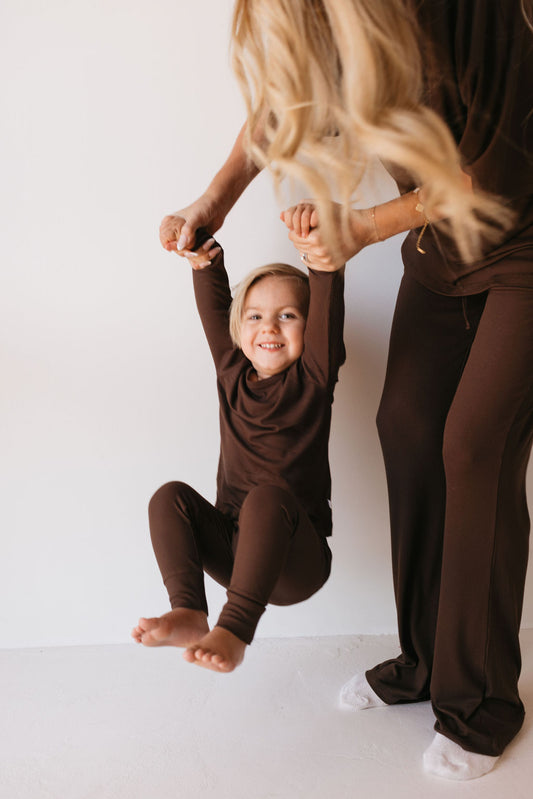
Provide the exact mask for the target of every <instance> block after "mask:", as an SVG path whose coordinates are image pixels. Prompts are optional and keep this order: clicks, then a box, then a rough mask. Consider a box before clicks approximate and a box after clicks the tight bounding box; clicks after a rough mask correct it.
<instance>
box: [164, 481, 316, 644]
mask: <svg viewBox="0 0 533 799" xmlns="http://www.w3.org/2000/svg"><path fill="white" fill-rule="evenodd" d="M149 519H150V533H151V536H152V544H153V547H154V552H155V555H156V558H157V562H158V565H159V569H160V571H161V574H162V577H163V581H164V583H165V586H166V589H167V591H168V595H169V599H170V604H171V607H172V608H178V607H180V608H191V609H194V610H203V611H205V613H207V612H208V608H207V600H206V596H205V589H204V571H205V572H206V573H207V574H209V575H210V576H211V577H213V579H215V580H216V581H217V582H218V583H220V585H223V586H224V587H225V588H227V589H228V590H227V595H228V601H227V603H226V604H225V606H224V608H223V610H222V613H221V615H220V617H219V620H218V622H217V624H218V626H219V627H224V628H225V629H227V630H229V631H230V632H232V633H233V634H234V635H236V636H237V637H238V638H240V639H241V640H242V641H244V642H245V643H247V644H249V643H250V642H251V641H252V639H253V636H254V633H255V629H256V627H257V624H258V622H259V619H260V618H261V615H262V614H263V613H264V611H265V607H266V605H267V604H268V603H271V604H273V605H292V604H295V603H297V602H302V601H303V600H304V599H308V598H309V597H310V596H311V595H312V594H314V593H315V592H316V591H318V590H319V588H321V587H322V586H323V585H324V583H325V582H326V580H327V579H328V577H329V573H330V568H331V551H330V549H329V546H328V544H327V541H326V539H325V538H324V536H321V535H319V534H318V533H317V532H316V530H315V528H314V527H313V525H312V524H311V521H310V520H309V518H308V516H307V514H306V513H305V511H304V510H303V508H302V507H301V505H300V504H299V502H298V501H297V500H296V499H295V498H294V497H293V496H292V494H290V493H289V492H288V491H286V490H284V489H283V488H280V487H278V486H275V485H263V486H257V487H256V488H253V489H252V490H251V491H250V493H249V494H248V496H247V497H246V499H245V500H244V502H243V505H242V508H241V511H240V514H239V519H238V522H235V521H233V520H231V519H230V518H229V517H228V516H226V515H224V514H223V513H221V512H220V511H219V510H217V509H216V508H215V507H213V505H211V503H209V502H208V501H207V500H206V499H204V498H203V497H202V496H201V495H200V494H198V493H197V492H196V491H195V490H194V489H193V488H191V487H190V486H188V485H186V484H185V483H180V482H172V483H166V484H165V485H164V486H162V487H161V488H160V489H159V490H158V491H157V492H156V493H155V494H154V496H153V497H152V499H151V501H150V506H149Z"/></svg>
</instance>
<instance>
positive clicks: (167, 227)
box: [159, 125, 259, 255]
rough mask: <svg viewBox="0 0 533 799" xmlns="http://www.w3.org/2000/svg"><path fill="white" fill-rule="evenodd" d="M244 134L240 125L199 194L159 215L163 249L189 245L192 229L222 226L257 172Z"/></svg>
mask: <svg viewBox="0 0 533 799" xmlns="http://www.w3.org/2000/svg"><path fill="white" fill-rule="evenodd" d="M245 136H246V125H244V126H243V127H242V128H241V131H240V133H239V135H238V136H237V139H236V140H235V144H234V145H233V148H232V150H231V152H230V154H229V156H228V158H227V159H226V161H225V163H224V165H223V166H222V168H221V169H220V170H219V171H218V172H217V174H216V175H215V177H214V178H213V180H212V181H211V183H210V184H209V186H208V187H207V189H206V190H205V192H204V193H203V194H202V196H201V197H199V198H198V199H197V200H196V201H195V202H193V203H192V204H191V205H189V206H187V207H186V208H183V209H182V210H181V211H178V212H177V213H175V214H170V215H169V216H166V217H165V218H164V219H163V221H162V222H161V227H160V228H159V238H160V241H161V244H162V246H163V247H164V248H165V250H169V251H170V250H174V251H180V250H186V249H188V248H191V247H193V246H194V239H195V233H196V230H197V229H198V228H200V227H202V228H205V229H206V230H207V231H208V232H209V233H210V234H213V233H216V231H217V230H218V229H219V228H220V227H222V224H223V222H224V219H225V218H226V215H227V214H228V212H229V211H230V210H231V209H232V208H233V206H234V205H235V203H236V202H237V200H238V199H239V197H240V196H241V194H242V193H243V191H244V190H245V189H246V187H247V186H248V185H249V184H250V183H251V182H252V180H253V179H254V177H255V176H256V175H257V174H258V172H259V169H258V168H257V167H256V165H255V164H254V163H253V161H252V160H251V159H250V158H249V156H248V154H247V152H246V149H245V145H244V138H245ZM180 254H184V255H185V254H186V253H180Z"/></svg>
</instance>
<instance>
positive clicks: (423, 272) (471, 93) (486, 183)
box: [399, 0, 533, 295]
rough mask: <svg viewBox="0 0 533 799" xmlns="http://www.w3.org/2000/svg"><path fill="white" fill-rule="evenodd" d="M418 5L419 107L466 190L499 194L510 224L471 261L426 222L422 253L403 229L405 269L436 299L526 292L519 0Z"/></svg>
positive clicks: (530, 100)
mask: <svg viewBox="0 0 533 799" xmlns="http://www.w3.org/2000/svg"><path fill="white" fill-rule="evenodd" d="M417 9H418V10H417V14H418V18H419V24H420V28H421V42H422V51H423V53H424V58H425V63H426V70H427V75H426V77H427V82H426V85H427V104H428V105H429V106H430V107H431V108H433V109H434V110H435V111H437V112H438V113H439V114H440V115H441V116H442V117H443V118H444V120H445V121H446V122H447V124H448V126H449V128H450V130H451V131H452V133H453V135H454V137H455V141H456V143H457V146H458V148H459V151H460V153H461V155H462V157H463V161H464V168H465V171H467V172H468V173H469V174H470V175H471V177H472V180H473V185H474V187H479V188H481V189H483V190H485V191H487V192H490V193H492V194H495V195H497V196H498V197H500V198H502V199H503V201H504V202H505V203H506V204H507V205H508V206H510V208H512V209H513V211H514V212H515V221H514V224H513V225H512V227H511V229H509V230H508V231H507V232H506V233H505V235H504V238H503V240H501V241H500V243H499V244H498V245H497V246H494V245H492V247H490V248H486V250H485V252H484V254H483V257H482V258H481V259H480V260H479V261H477V262H476V263H473V264H465V263H464V262H462V261H461V260H460V258H459V257H458V255H457V252H456V251H455V248H454V247H453V244H452V243H451V242H450V240H449V239H448V238H447V237H446V236H445V235H444V234H443V233H442V232H439V231H438V230H437V229H435V227H434V226H432V227H430V228H428V229H427V230H426V232H425V234H424V238H423V245H422V246H423V249H424V250H426V254H425V255H422V254H420V253H419V252H417V250H416V241H417V238H418V234H419V232H420V230H415V231H411V232H410V233H409V235H408V236H407V238H406V240H405V242H404V244H403V247H402V256H403V260H404V265H405V270H406V272H408V273H409V274H411V275H412V276H413V277H414V278H415V279H416V280H418V281H419V282H421V283H422V284H424V285H425V286H426V287H427V288H430V289H432V290H434V291H437V292H439V293H444V294H453V295H461V294H473V293H477V292H480V291H484V290H485V289H488V288H491V287H494V286H508V287H511V288H513V287H527V288H533V33H532V32H531V30H530V29H529V28H528V27H527V25H526V22H525V20H524V18H523V16H522V13H521V11H520V0H418V2H417ZM399 185H400V191H401V192H403V191H406V190H409V189H411V188H413V187H412V185H408V184H399Z"/></svg>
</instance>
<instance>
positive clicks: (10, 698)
mask: <svg viewBox="0 0 533 799" xmlns="http://www.w3.org/2000/svg"><path fill="white" fill-rule="evenodd" d="M522 645H523V657H524V668H523V674H522V680H521V690H522V696H523V699H524V702H525V704H526V706H529V707H530V708H533V630H529V631H524V633H523V635H522ZM395 654H397V648H396V641H395V639H394V637H391V636H380V637H377V638H376V637H352V636H350V637H345V636H343V637H336V638H313V639H311V638H300V639H292V640H291V639H281V640H280V639H277V640H258V641H256V642H255V643H254V644H253V645H252V647H250V649H249V650H248V653H247V657H246V660H245V662H244V664H243V665H242V666H241V667H240V669H238V670H237V671H236V672H234V673H233V674H230V675H218V674H213V673H211V672H208V671H204V670H203V669H200V668H197V667H194V666H190V665H189V664H187V663H185V661H183V660H182V658H181V654H180V652H179V651H178V650H171V649H158V650H148V649H144V648H143V647H140V646H136V645H134V644H131V645H130V646H128V645H125V646H112V647H110V646H103V647H70V648H53V649H44V650H39V649H26V650H3V651H0V680H1V686H2V705H3V708H2V711H3V712H2V729H1V733H0V796H1V797H2V799H49V798H50V799H122V797H124V799H152V797H157V799H196V797H207V798H208V799H211V797H213V799H215V798H216V799H226V798H227V799H230V797H231V799H300V797H301V798H302V799H304V797H305V799H315V798H316V799H318V798H319V797H320V799H322V798H324V799H345V798H346V799H348V797H350V799H357V797H369V799H382V797H383V798H385V797H387V798H388V797H389V796H394V799H403V798H404V797H405V799H407V797H409V799H412V797H413V796H419V797H422V799H433V797H450V796H453V797H456V796H457V797H468V799H471V798H472V797H483V799H502V797H512V799H526V797H528V799H529V797H531V795H532V794H531V785H532V784H533V758H532V757H531V750H532V748H533V726H532V722H531V719H530V718H529V716H528V717H527V718H526V724H525V726H524V728H523V731H522V732H521V733H520V735H519V736H518V738H517V739H516V741H515V742H513V744H512V745H511V746H510V747H509V748H508V750H507V751H506V753H505V755H504V757H502V759H501V761H500V762H499V764H498V766H497V768H496V769H495V770H494V771H493V772H492V773H491V774H489V775H487V776H486V777H483V778H481V779H480V780H474V781H471V782H466V783H456V782H452V781H448V780H442V779H438V778H432V777H429V776H427V775H425V774H424V773H423V772H422V770H421V755H422V752H423V750H424V749H425V747H426V746H427V745H428V744H429V743H430V742H431V740H432V738H433V730H432V727H433V719H432V713H431V708H430V706H429V704H428V703H423V704H421V705H409V706H406V705H404V706H402V707H389V708H384V709H379V710H367V711H362V712H359V713H350V712H348V711H341V710H338V709H337V707H336V696H337V691H338V688H339V686H340V685H342V684H343V682H345V681H346V680H347V679H348V678H349V677H350V676H352V674H353V673H354V672H355V671H356V670H361V669H364V668H367V667H369V666H371V665H373V664H374V663H375V662H377V661H379V660H383V659H384V658H388V657H391V656H394V655H395Z"/></svg>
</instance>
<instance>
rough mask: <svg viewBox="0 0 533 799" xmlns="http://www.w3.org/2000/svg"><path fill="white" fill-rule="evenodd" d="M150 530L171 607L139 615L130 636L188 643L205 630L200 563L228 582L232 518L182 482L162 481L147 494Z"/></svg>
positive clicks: (159, 642)
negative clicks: (154, 615) (160, 613)
mask: <svg viewBox="0 0 533 799" xmlns="http://www.w3.org/2000/svg"><path fill="white" fill-rule="evenodd" d="M149 519H150V533H151V536H152V544H153V547H154V552H155V555H156V558H157V562H158V565H159V569H160V571H161V575H162V577H163V581H164V583H165V586H166V588H167V591H168V594H169V599H170V604H171V607H172V610H171V611H170V612H169V613H165V614H164V615H163V616H160V617H159V618H150V619H147V618H141V619H140V620H139V623H138V625H137V627H135V628H134V629H133V631H132V637H133V638H134V639H135V640H136V641H138V642H139V643H142V644H144V645H145V646H181V647H185V646H189V645H190V644H193V643H195V642H196V641H198V640H199V639H200V638H202V636H204V635H205V634H206V633H207V632H208V631H209V627H208V624H207V601H206V597H205V589H204V569H205V570H206V571H209V573H210V574H212V575H213V577H214V578H215V579H218V580H219V581H220V582H222V584H225V585H228V583H229V577H230V575H231V569H232V563H233V552H232V547H231V539H232V534H233V524H232V523H231V522H230V521H229V520H228V519H226V517H224V516H223V515H222V514H221V513H220V512H219V511H218V510H216V508H214V507H213V506H212V505H211V504H210V503H209V502H207V500H205V499H204V498H203V497H202V496H200V494H198V493H197V492H196V491H194V489H192V488H191V487H190V486H188V485H186V484H185V483H179V482H172V483H167V484H165V485H164V486H162V488H160V489H159V490H158V491H157V492H156V493H155V494H154V496H153V497H152V500H151V501H150V506H149Z"/></svg>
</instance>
